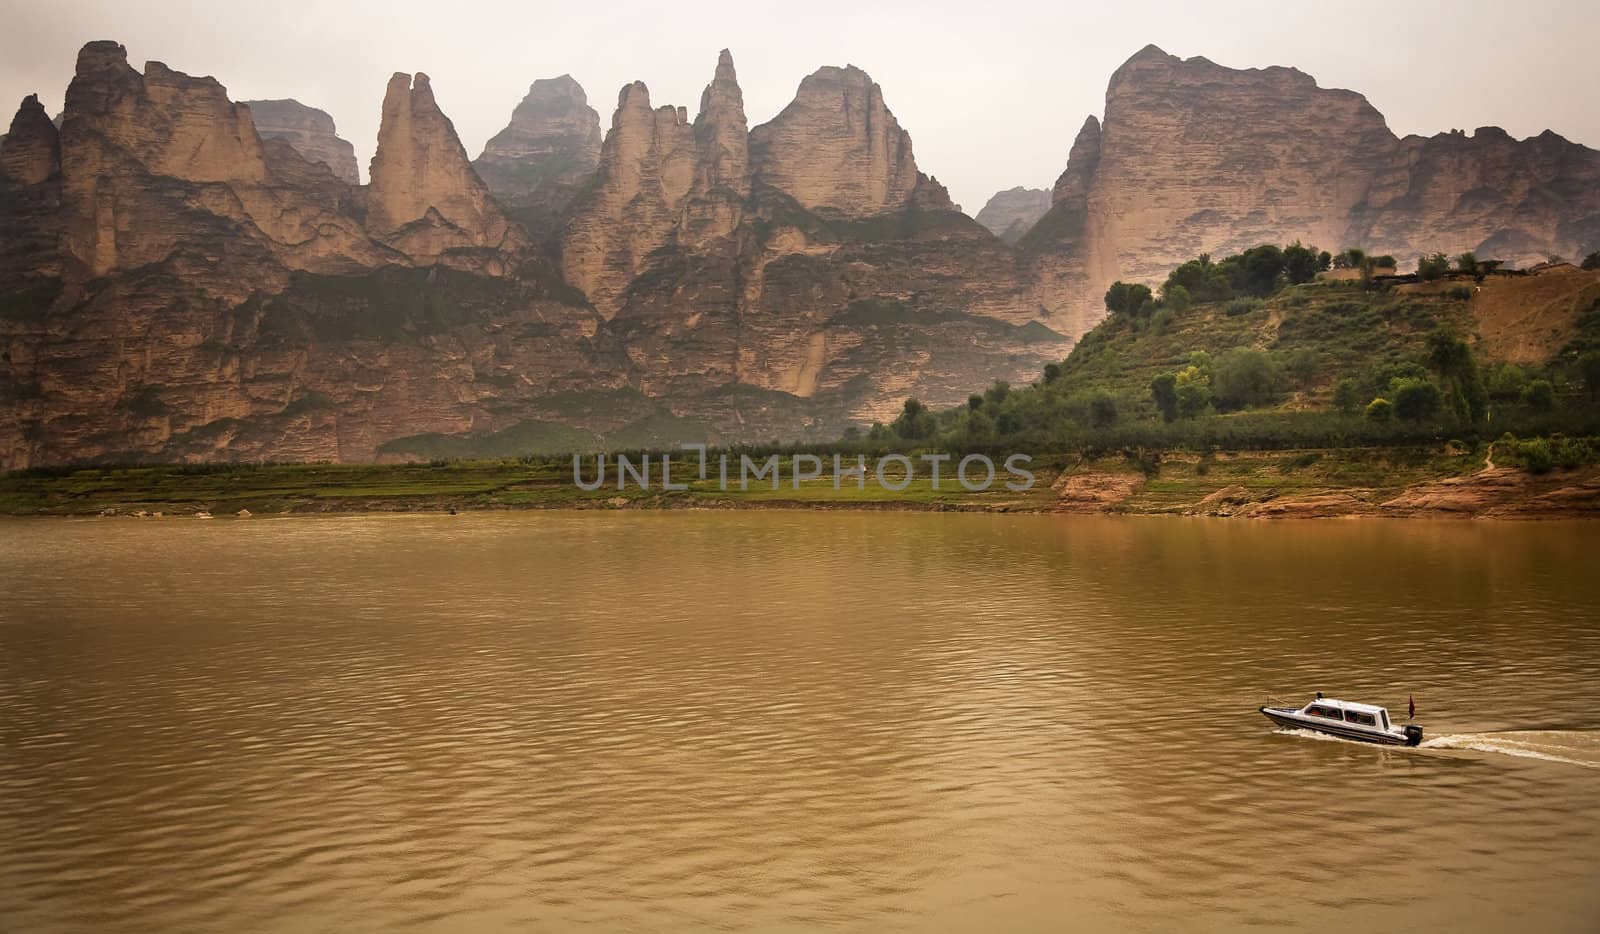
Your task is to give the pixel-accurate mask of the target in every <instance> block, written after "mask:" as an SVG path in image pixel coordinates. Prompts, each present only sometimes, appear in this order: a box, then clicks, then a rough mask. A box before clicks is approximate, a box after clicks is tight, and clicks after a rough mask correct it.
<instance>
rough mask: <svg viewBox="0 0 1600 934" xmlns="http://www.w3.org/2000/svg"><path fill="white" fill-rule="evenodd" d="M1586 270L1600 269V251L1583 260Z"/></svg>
mask: <svg viewBox="0 0 1600 934" xmlns="http://www.w3.org/2000/svg"><path fill="white" fill-rule="evenodd" d="M1583 268H1584V269H1600V250H1595V251H1594V252H1593V253H1590V254H1589V255H1588V256H1585V257H1584V258H1583Z"/></svg>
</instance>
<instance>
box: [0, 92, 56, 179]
mask: <svg viewBox="0 0 1600 934" xmlns="http://www.w3.org/2000/svg"><path fill="white" fill-rule="evenodd" d="M60 170H61V134H60V132H59V131H57V130H56V125H55V124H54V123H53V122H51V120H50V115H49V114H47V113H45V109H44V105H43V104H41V103H39V95H37V94H29V95H28V96H27V97H24V98H23V99H22V106H20V107H18V108H17V115H16V116H15V117H14V118H12V120H11V130H10V131H9V132H8V133H7V134H6V135H5V138H4V141H3V142H0V175H4V176H5V178H6V179H7V180H8V181H10V182H12V183H13V184H17V185H36V184H38V183H39V182H42V181H45V180H46V179H48V178H51V177H52V176H54V175H55V174H56V173H57V172H59V171H60Z"/></svg>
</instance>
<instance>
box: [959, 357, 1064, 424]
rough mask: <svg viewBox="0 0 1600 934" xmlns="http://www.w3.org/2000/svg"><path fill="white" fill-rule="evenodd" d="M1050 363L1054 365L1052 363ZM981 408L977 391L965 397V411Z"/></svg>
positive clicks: (980, 397)
mask: <svg viewBox="0 0 1600 934" xmlns="http://www.w3.org/2000/svg"><path fill="white" fill-rule="evenodd" d="M1051 365H1052V366H1054V364H1051ZM1045 382H1049V380H1046V381H1045ZM981 408H983V397H982V396H980V395H978V394H977V393H973V394H972V395H970V396H968V397H967V411H969V412H976V411H978V410H979V409H981Z"/></svg>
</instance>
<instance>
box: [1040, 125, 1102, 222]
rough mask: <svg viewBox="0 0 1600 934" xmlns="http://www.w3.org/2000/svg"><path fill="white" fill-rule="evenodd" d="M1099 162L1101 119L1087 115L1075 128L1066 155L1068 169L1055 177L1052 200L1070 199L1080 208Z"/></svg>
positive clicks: (1064, 200) (1051, 194) (1063, 200)
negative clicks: (1070, 148)
mask: <svg viewBox="0 0 1600 934" xmlns="http://www.w3.org/2000/svg"><path fill="white" fill-rule="evenodd" d="M1099 165H1100V120H1099V118H1098V117H1096V116H1095V115H1094V114H1090V115H1089V117H1088V119H1086V120H1084V121H1083V127H1082V128H1081V129H1079V130H1078V136H1077V138H1076V139H1074V140H1073V141H1072V150H1071V151H1070V152H1069V153H1068V154H1067V168H1066V170H1065V171H1063V172H1062V173H1061V177H1060V178H1058V179H1056V184H1055V188H1054V189H1052V190H1051V193H1050V200H1051V203H1052V204H1061V203H1062V202H1069V203H1071V204H1073V205H1075V206H1078V207H1082V206H1083V201H1084V199H1085V198H1087V197H1088V195H1089V183H1090V181H1091V180H1092V179H1093V177H1094V173H1095V169H1097V168H1098V167H1099Z"/></svg>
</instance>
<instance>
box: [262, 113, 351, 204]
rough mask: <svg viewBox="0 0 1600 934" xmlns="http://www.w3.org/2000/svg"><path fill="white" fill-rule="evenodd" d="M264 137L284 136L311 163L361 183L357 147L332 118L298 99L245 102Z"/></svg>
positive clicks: (284, 139)
mask: <svg viewBox="0 0 1600 934" xmlns="http://www.w3.org/2000/svg"><path fill="white" fill-rule="evenodd" d="M242 103H243V104H244V105H245V106H246V107H249V108H250V117H251V120H252V121H253V122H254V123H255V127H256V133H257V134H259V135H260V136H261V138H262V139H263V140H269V139H281V140H283V141H284V142H286V143H288V144H289V145H290V146H293V147H294V150H295V152H298V153H299V154H300V155H302V156H304V157H305V158H306V159H307V160H308V161H310V162H320V163H322V164H323V165H325V166H327V167H328V169H329V171H331V172H333V174H334V176H335V177H336V178H338V179H339V180H340V181H343V182H347V183H349V184H351V185H359V184H361V172H360V170H359V168H358V167H357V165H356V150H355V147H354V146H352V145H350V142H349V141H348V140H344V139H340V138H339V133H338V131H337V130H336V129H335V127H334V125H333V118H332V117H330V116H328V114H327V113H326V112H325V111H321V110H318V109H317V108H315V107H307V106H306V105H305V104H302V103H300V102H299V101H297V100H291V99H284V100H271V101H243V102H242Z"/></svg>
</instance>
